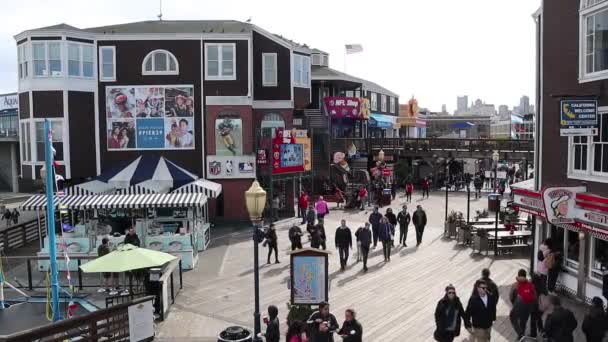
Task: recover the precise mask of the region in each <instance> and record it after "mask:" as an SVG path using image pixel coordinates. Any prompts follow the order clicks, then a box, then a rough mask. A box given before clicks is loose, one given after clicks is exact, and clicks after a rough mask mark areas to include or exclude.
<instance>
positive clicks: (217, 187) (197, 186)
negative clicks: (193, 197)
mask: <svg viewBox="0 0 608 342" xmlns="http://www.w3.org/2000/svg"><path fill="white" fill-rule="evenodd" d="M192 192H201V193H204V194H205V195H206V196H208V197H210V198H217V197H218V196H219V195H220V194H221V193H222V185H221V184H219V183H216V182H212V181H210V180H207V179H197V180H195V181H194V182H192V183H190V184H186V185H184V186H182V187H181V188H178V189H175V190H174V191H173V193H192Z"/></svg>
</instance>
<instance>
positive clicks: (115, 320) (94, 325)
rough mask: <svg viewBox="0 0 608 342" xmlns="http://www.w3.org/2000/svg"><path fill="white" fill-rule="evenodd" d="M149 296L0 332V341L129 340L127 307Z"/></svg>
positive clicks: (138, 303)
mask: <svg viewBox="0 0 608 342" xmlns="http://www.w3.org/2000/svg"><path fill="white" fill-rule="evenodd" d="M153 300H154V297H153V296H148V297H143V298H139V299H136V300H134V301H132V302H128V303H124V304H118V305H115V306H112V307H109V308H106V309H100V310H98V311H95V312H91V313H88V314H84V315H82V316H77V317H75V318H71V319H66V320H62V321H57V322H53V323H49V324H47V325H44V326H41V327H36V328H32V329H29V330H26V331H22V332H18V333H15V334H11V335H5V336H0V342H26V341H27V342H29V341H54V342H62V341H68V340H69V341H93V342H96V341H129V340H130V339H129V336H130V331H129V307H130V306H133V305H140V304H143V303H146V302H151V301H153Z"/></svg>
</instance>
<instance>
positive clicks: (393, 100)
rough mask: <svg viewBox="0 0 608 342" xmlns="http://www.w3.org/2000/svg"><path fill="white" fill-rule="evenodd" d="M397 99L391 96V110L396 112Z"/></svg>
mask: <svg viewBox="0 0 608 342" xmlns="http://www.w3.org/2000/svg"><path fill="white" fill-rule="evenodd" d="M395 100H396V99H395V98H394V97H392V96H391V97H390V101H389V102H390V112H391V113H395V102H396V101H395Z"/></svg>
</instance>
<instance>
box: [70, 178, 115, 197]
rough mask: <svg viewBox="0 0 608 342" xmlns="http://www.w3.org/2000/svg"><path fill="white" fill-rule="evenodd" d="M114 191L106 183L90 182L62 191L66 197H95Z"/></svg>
mask: <svg viewBox="0 0 608 342" xmlns="http://www.w3.org/2000/svg"><path fill="white" fill-rule="evenodd" d="M114 190H115V188H114V187H113V186H111V185H109V184H108V183H105V182H101V181H98V180H92V181H90V182H86V183H81V184H78V185H74V186H70V187H67V188H65V189H64V190H63V191H64V192H65V194H66V195H95V194H106V193H110V192H114Z"/></svg>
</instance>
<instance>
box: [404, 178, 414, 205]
mask: <svg viewBox="0 0 608 342" xmlns="http://www.w3.org/2000/svg"><path fill="white" fill-rule="evenodd" d="M412 192H414V184H412V182H411V181H408V182H407V184H405V201H406V202H410V203H411V202H412Z"/></svg>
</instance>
